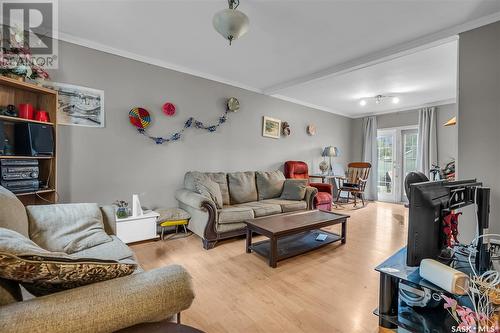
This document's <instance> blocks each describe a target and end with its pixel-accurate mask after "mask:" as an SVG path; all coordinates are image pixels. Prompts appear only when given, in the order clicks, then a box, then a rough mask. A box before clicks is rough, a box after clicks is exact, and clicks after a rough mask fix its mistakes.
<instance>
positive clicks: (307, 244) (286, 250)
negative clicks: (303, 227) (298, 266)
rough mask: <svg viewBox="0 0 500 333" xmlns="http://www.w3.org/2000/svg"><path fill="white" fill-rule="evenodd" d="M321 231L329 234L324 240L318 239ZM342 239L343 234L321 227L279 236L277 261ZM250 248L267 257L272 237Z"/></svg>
mask: <svg viewBox="0 0 500 333" xmlns="http://www.w3.org/2000/svg"><path fill="white" fill-rule="evenodd" d="M320 233H321V234H325V235H327V238H326V239H325V240H324V241H317V240H316V237H317V236H318V235H319V234H320ZM341 240H343V238H342V236H340V235H338V234H335V233H332V232H329V231H325V230H321V229H315V230H310V231H306V232H303V233H300V234H294V235H290V236H284V237H281V238H278V240H277V242H278V244H277V252H278V253H277V258H276V261H280V260H284V259H287V258H290V257H294V256H297V255H299V254H303V253H306V252H309V251H312V250H315V249H317V248H320V247H322V246H325V245H328V244H331V243H334V242H337V241H341ZM249 248H250V250H252V251H254V252H256V253H258V254H260V255H261V256H264V257H265V258H270V257H271V240H270V239H268V240H264V241H260V242H256V243H253V244H252V245H250V247H249Z"/></svg>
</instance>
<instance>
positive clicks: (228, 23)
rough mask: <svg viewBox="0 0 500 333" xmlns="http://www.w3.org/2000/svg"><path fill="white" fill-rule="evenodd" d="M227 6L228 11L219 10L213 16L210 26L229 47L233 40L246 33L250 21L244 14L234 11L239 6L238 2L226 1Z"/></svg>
mask: <svg viewBox="0 0 500 333" xmlns="http://www.w3.org/2000/svg"><path fill="white" fill-rule="evenodd" d="M228 4H229V8H228V9H224V10H221V11H220V12H217V13H216V14H215V15H214V18H213V20H212V24H213V25H214V28H215V30H217V32H218V33H220V34H221V35H222V37H224V38H225V39H227V40H229V45H231V44H232V42H233V40H235V39H238V38H240V37H241V36H243V35H244V34H246V33H247V31H248V27H249V25H250V21H249V20H248V17H247V16H246V15H245V14H244V13H242V12H240V11H239V10H237V9H236V8H238V6H239V5H240V0H228Z"/></svg>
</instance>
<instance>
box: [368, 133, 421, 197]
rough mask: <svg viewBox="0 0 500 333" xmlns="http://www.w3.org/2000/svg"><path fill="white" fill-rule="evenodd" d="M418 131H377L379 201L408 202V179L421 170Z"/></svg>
mask: <svg viewBox="0 0 500 333" xmlns="http://www.w3.org/2000/svg"><path fill="white" fill-rule="evenodd" d="M417 135H418V131H417V128H416V127H398V128H388V129H380V130H378V131H377V158H378V170H377V190H378V199H379V200H380V201H388V202H405V201H407V200H406V194H405V191H404V179H405V177H406V175H407V174H408V173H409V172H412V171H415V170H416V169H417V143H418V140H417Z"/></svg>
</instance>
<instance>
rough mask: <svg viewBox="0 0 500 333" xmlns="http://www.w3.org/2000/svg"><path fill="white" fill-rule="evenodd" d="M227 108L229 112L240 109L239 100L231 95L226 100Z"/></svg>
mask: <svg viewBox="0 0 500 333" xmlns="http://www.w3.org/2000/svg"><path fill="white" fill-rule="evenodd" d="M227 109H228V110H229V111H231V112H236V111H238V110H239V109H240V102H239V101H238V100H237V99H236V98H235V97H231V98H229V99H228V100H227Z"/></svg>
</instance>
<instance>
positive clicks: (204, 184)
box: [195, 179, 223, 208]
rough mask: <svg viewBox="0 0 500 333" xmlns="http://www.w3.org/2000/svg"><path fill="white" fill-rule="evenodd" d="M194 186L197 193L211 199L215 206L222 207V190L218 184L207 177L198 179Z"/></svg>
mask: <svg viewBox="0 0 500 333" xmlns="http://www.w3.org/2000/svg"><path fill="white" fill-rule="evenodd" d="M195 188H196V191H197V192H198V193H199V194H201V195H203V196H204V197H206V198H209V199H211V200H212V201H213V202H214V203H215V205H216V206H217V208H222V205H223V203H222V192H221V190H220V187H219V184H217V183H216V182H214V181H212V180H209V179H205V180H198V181H197V182H196V184H195Z"/></svg>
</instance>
